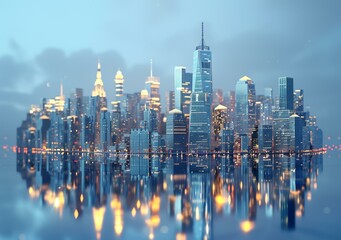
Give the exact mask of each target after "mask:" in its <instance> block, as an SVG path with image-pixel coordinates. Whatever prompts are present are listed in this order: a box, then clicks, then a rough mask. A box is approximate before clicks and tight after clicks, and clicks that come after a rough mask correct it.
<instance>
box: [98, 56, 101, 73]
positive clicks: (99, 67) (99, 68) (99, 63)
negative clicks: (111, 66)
mask: <svg viewBox="0 0 341 240" xmlns="http://www.w3.org/2000/svg"><path fill="white" fill-rule="evenodd" d="M100 70H101V62H100V60H99V59H98V60H97V71H100Z"/></svg>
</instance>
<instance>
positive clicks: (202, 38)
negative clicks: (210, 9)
mask: <svg viewBox="0 0 341 240" xmlns="http://www.w3.org/2000/svg"><path fill="white" fill-rule="evenodd" d="M204 48H205V44H204V22H201V49H202V50H204Z"/></svg>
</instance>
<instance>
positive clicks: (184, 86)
mask: <svg viewBox="0 0 341 240" xmlns="http://www.w3.org/2000/svg"><path fill="white" fill-rule="evenodd" d="M191 93H192V73H188V72H186V68H185V67H175V68H174V108H176V109H178V110H180V111H182V113H183V114H184V115H185V117H186V118H187V119H188V118H189V112H190V103H191Z"/></svg>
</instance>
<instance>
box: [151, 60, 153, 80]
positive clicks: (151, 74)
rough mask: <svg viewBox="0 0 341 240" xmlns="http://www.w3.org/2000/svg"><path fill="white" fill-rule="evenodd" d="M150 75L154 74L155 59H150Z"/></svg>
mask: <svg viewBox="0 0 341 240" xmlns="http://www.w3.org/2000/svg"><path fill="white" fill-rule="evenodd" d="M150 76H151V77H152V76H153V59H150Z"/></svg>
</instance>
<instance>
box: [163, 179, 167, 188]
mask: <svg viewBox="0 0 341 240" xmlns="http://www.w3.org/2000/svg"><path fill="white" fill-rule="evenodd" d="M166 189H167V182H166V181H164V182H163V190H166Z"/></svg>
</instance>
